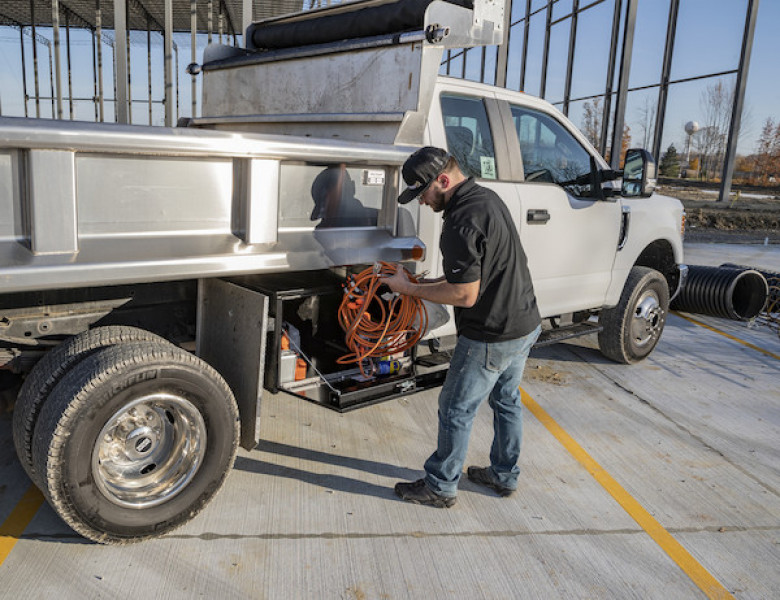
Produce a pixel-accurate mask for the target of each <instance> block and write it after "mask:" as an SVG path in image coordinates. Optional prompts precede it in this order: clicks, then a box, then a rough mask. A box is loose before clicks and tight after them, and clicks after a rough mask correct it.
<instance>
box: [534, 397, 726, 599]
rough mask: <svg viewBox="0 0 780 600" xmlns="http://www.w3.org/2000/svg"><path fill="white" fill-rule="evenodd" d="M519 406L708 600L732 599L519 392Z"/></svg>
mask: <svg viewBox="0 0 780 600" xmlns="http://www.w3.org/2000/svg"><path fill="white" fill-rule="evenodd" d="M520 391H521V393H522V398H523V404H524V405H525V407H526V408H527V409H528V410H530V411H531V412H532V413H533V415H534V416H535V417H536V418H537V419H539V421H540V422H541V423H542V424H543V425H544V426H545V427H546V428H547V430H548V431H549V432H550V433H551V434H552V435H553V436H554V437H555V438H556V439H557V440H558V441H559V442H560V443H561V444H562V445H563V447H564V448H566V450H568V451H569V453H570V454H571V455H572V456H573V457H574V458H575V459H576V460H577V462H579V463H580V464H581V465H582V466H583V467H585V469H586V470H587V471H588V473H590V474H591V475H592V476H593V478H594V479H595V480H596V481H598V482H599V483H600V484H601V486H602V487H603V488H604V489H605V490H606V491H607V492H608V493H609V494H610V495H611V496H612V497H613V498H614V499H615V500H617V502H618V504H620V506H622V507H623V509H624V510H625V511H626V512H627V513H628V514H629V516H630V517H631V518H632V519H634V521H636V522H637V523H638V524H639V526H640V527H641V528H642V529H644V530H645V532H646V533H647V534H648V535H649V536H650V537H651V538H652V539H653V540H654V541H655V543H656V544H658V545H659V546H660V547H661V549H662V550H663V551H664V552H666V554H667V555H668V556H669V558H671V559H672V560H673V561H674V562H675V563H677V565H678V566H679V567H680V568H681V569H682V570H683V572H684V573H685V574H686V575H687V576H688V577H690V578H691V580H692V581H693V582H694V583H695V584H696V585H697V586H698V587H699V589H700V590H701V591H702V592H704V593H705V594H706V595H707V597H708V598H733V596H732V595H731V594H730V593H729V592H728V590H727V589H726V588H724V587H723V586H722V585H721V584H720V582H719V581H718V580H717V579H715V578H714V577H713V576H712V575H711V574H710V572H709V571H707V569H705V568H704V567H703V566H701V564H699V562H698V561H697V560H696V559H695V558H694V557H693V556H691V554H690V553H689V552H688V551H687V550H686V549H685V548H684V547H683V546H682V545H681V544H680V543H679V542H678V541H677V540H675V539H674V537H672V535H671V534H670V533H669V532H668V531H666V529H664V528H663V526H662V525H661V524H660V523H659V522H658V521H656V520H655V519H654V518H653V516H652V515H651V514H650V513H649V512H647V511H646V510H645V509H644V508H643V507H642V505H641V504H639V502H637V501H636V500H635V499H634V498H633V497H632V496H631V495H630V494H629V493H628V492H627V491H626V490H624V489H623V487H622V486H621V485H620V484H619V483H618V482H617V481H615V479H613V478H612V476H611V475H610V474H609V473H607V472H606V471H605V470H604V468H603V467H602V466H601V465H599V464H598V463H597V462H596V461H595V460H593V458H592V457H591V456H590V455H589V454H588V453H587V452H585V450H584V449H583V448H582V446H580V445H579V444H578V443H577V442H576V441H575V440H574V438H572V437H571V436H570V435H569V434H568V433H566V431H565V430H564V429H563V428H562V427H561V426H560V425H558V423H557V422H556V421H555V420H554V419H553V418H552V417H551V416H550V415H549V414H548V413H547V411H545V410H544V409H543V408H542V407H541V406H539V404H537V403H536V401H535V400H534V399H533V398H531V396H529V395H528V394H527V393H526V392H525V390H523V389H522V388H520Z"/></svg>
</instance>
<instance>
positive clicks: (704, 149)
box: [661, 75, 735, 178]
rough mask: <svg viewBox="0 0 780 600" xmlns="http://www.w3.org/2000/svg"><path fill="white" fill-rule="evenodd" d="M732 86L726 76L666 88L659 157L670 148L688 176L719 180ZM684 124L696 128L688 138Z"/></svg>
mask: <svg viewBox="0 0 780 600" xmlns="http://www.w3.org/2000/svg"><path fill="white" fill-rule="evenodd" d="M734 83H735V77H734V76H733V75H726V76H723V77H712V78H708V79H700V80H697V81H689V82H684V83H677V84H673V85H671V86H669V97H668V99H667V110H666V118H665V119H664V130H663V136H662V138H661V153H663V152H665V151H666V149H667V148H668V147H669V145H670V144H674V147H675V148H676V149H677V151H678V153H679V154H680V158H681V160H682V161H683V167H684V168H685V167H688V175H689V176H693V177H697V178H715V177H720V176H721V171H722V168H723V158H724V155H725V149H726V142H727V139H728V129H729V125H730V121H731V106H732V105H731V100H730V98H731V94H732V93H733V89H734ZM688 122H692V123H695V124H696V127H695V129H696V131H695V133H693V134H692V135H688V133H687V132H686V123H688ZM688 161H690V164H688Z"/></svg>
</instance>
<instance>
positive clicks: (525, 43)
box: [520, 0, 531, 91]
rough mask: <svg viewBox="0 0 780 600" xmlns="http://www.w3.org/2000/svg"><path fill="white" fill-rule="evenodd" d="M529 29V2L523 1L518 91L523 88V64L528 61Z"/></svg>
mask: <svg viewBox="0 0 780 600" xmlns="http://www.w3.org/2000/svg"><path fill="white" fill-rule="evenodd" d="M530 27H531V0H525V34H524V35H523V59H522V61H521V63H520V91H523V88H524V87H525V64H526V62H527V61H528V32H529V31H530Z"/></svg>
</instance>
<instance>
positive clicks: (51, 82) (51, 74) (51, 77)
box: [35, 44, 54, 119]
mask: <svg viewBox="0 0 780 600" xmlns="http://www.w3.org/2000/svg"><path fill="white" fill-rule="evenodd" d="M47 48H48V49H49V86H50V87H51V94H49V97H50V98H51V118H52V119H53V118H54V66H53V60H52V57H51V44H49V45H48V46H47ZM35 98H36V100H35V111H36V112H37V113H38V117H40V116H41V114H40V113H41V111H40V107H39V106H38V66H37V65H36V67H35Z"/></svg>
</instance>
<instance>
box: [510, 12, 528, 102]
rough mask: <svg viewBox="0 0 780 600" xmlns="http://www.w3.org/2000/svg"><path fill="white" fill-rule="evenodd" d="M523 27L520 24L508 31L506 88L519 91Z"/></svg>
mask: <svg viewBox="0 0 780 600" xmlns="http://www.w3.org/2000/svg"><path fill="white" fill-rule="evenodd" d="M524 37H525V25H524V24H523V23H520V24H519V25H515V26H514V27H511V28H510V29H509V53H508V55H507V63H506V87H507V88H508V89H510V90H519V89H520V70H521V69H522V65H523V38H524Z"/></svg>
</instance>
